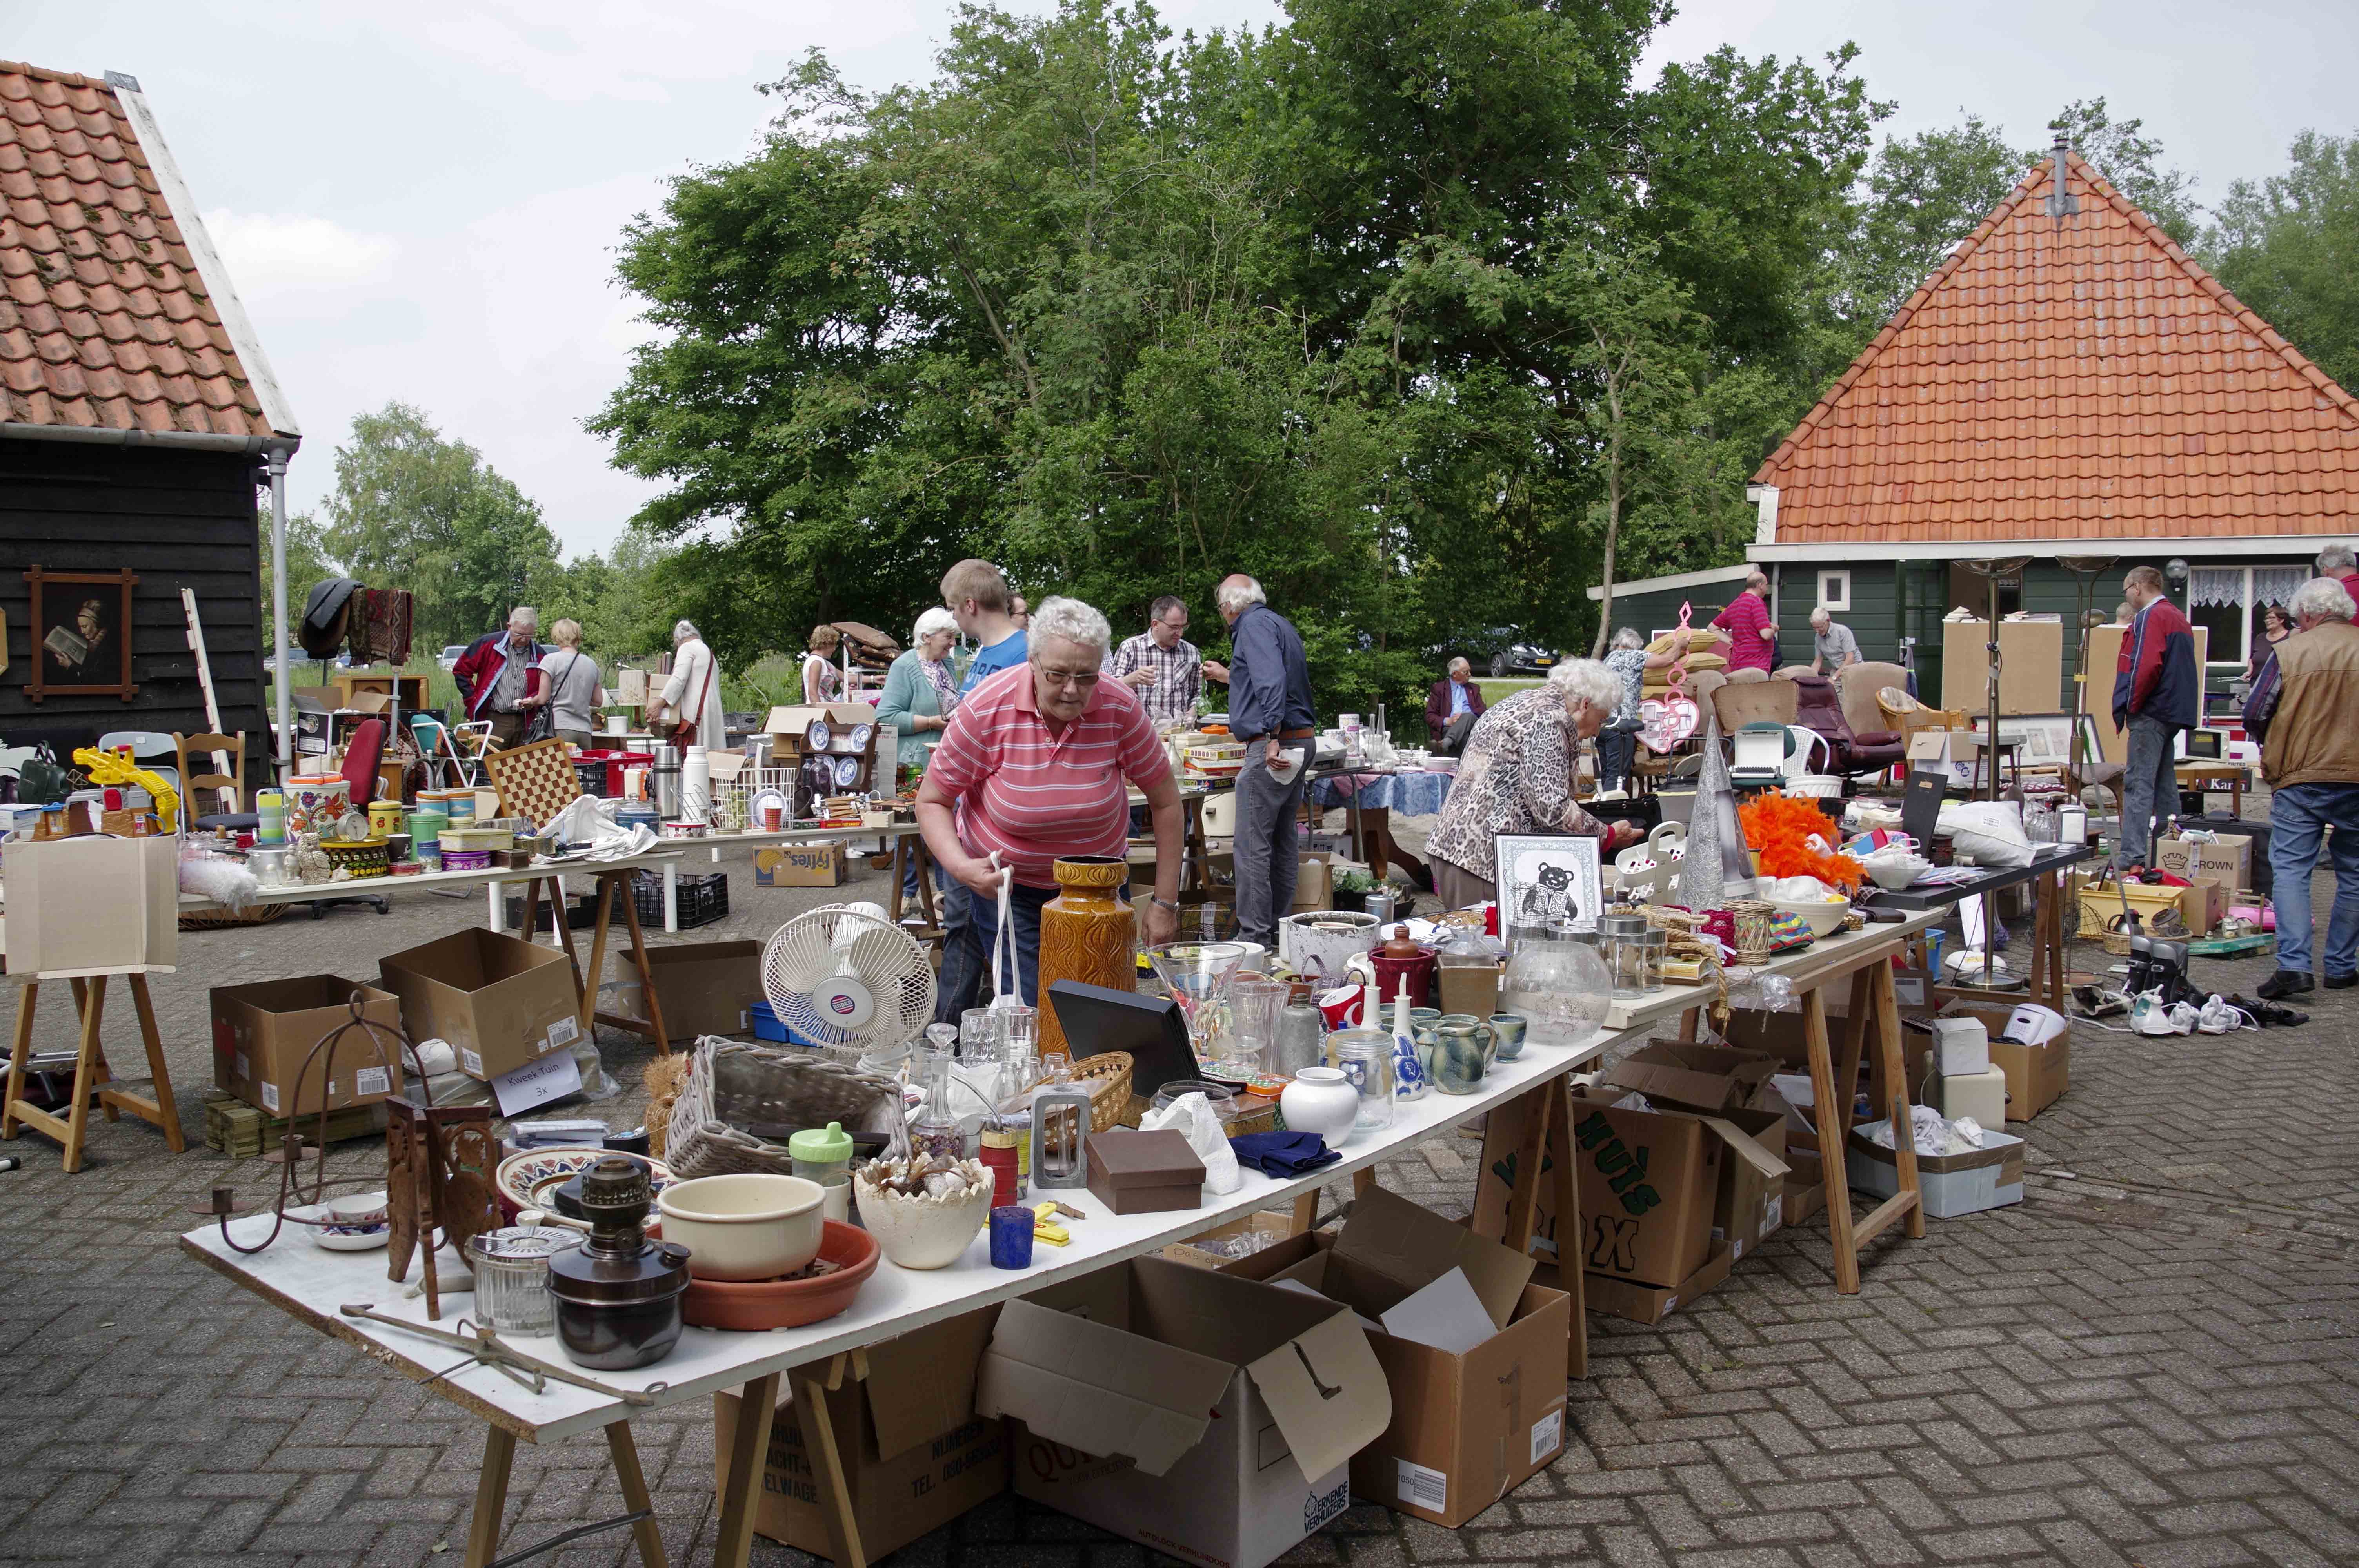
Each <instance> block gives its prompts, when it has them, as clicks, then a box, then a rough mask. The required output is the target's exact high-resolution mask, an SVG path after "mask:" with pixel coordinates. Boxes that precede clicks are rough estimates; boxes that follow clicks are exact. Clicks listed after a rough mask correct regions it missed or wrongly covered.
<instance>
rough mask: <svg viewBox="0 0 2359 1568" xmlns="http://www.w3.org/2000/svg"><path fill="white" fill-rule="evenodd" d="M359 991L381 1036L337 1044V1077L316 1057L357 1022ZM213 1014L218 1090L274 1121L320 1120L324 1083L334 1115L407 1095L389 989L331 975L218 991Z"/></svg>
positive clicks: (351, 1036)
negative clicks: (333, 1035)
mask: <svg viewBox="0 0 2359 1568" xmlns="http://www.w3.org/2000/svg"><path fill="white" fill-rule="evenodd" d="M354 991H358V992H360V993H361V998H362V1001H361V1015H362V1016H363V1017H364V1018H365V1019H367V1020H368V1021H369V1022H372V1023H375V1024H376V1025H377V1026H378V1028H379V1029H380V1030H381V1031H382V1033H372V1032H370V1031H368V1030H364V1029H353V1030H352V1031H350V1032H349V1033H346V1034H344V1036H343V1037H342V1039H340V1040H338V1041H337V1042H336V1044H335V1050H334V1066H335V1072H334V1074H333V1076H330V1074H329V1071H328V1068H329V1065H330V1054H329V1053H328V1052H326V1051H322V1052H321V1053H320V1054H319V1056H318V1057H317V1059H316V1060H313V1059H311V1052H312V1049H313V1048H314V1047H315V1046H317V1045H318V1044H320V1042H321V1041H322V1040H323V1039H325V1038H327V1036H328V1034H329V1033H330V1032H331V1031H332V1030H334V1029H336V1028H338V1027H339V1026H341V1025H342V1024H344V1023H348V1022H351V1020H352V1010H351V1008H350V1006H349V1005H348V1002H349V1000H350V998H351V997H352V994H353V992H354ZM212 1013H213V1086H214V1087H216V1088H219V1089H223V1090H224V1091H226V1092H228V1093H230V1094H234V1095H235V1096H236V1097H237V1098H240V1099H242V1100H244V1101H245V1103H246V1104H248V1105H250V1106H253V1107H255V1108H256V1109H258V1110H261V1111H264V1112H266V1113H267V1114H269V1115H271V1116H285V1117H296V1116H313V1115H316V1114H318V1113H319V1111H320V1109H321V1088H322V1087H323V1085H324V1087H325V1089H326V1101H327V1105H326V1108H328V1109H330V1110H342V1109H343V1108H345V1107H346V1106H354V1105H374V1104H375V1103H376V1102H377V1101H378V1100H381V1099H386V1098H391V1097H392V1096H394V1095H397V1094H398V1093H400V1092H401V1068H402V1062H401V1047H400V1044H399V1043H398V1042H397V1040H396V1039H395V1036H394V1032H395V1031H396V1030H397V1029H398V1028H400V1026H401V1003H400V1001H399V1000H397V999H396V998H395V997H394V995H393V994H392V993H391V992H390V991H381V990H379V989H376V988H375V986H372V985H365V984H363V983H361V982H360V981H357V980H344V979H337V978H336V977H335V976H333V975H305V976H303V977H301V978H300V979H288V980H260V981H257V982H255V984H253V985H245V986H215V987H214V988H213V990H212ZM307 1060H310V1071H309V1072H305V1071H304V1070H303V1069H304V1064H305V1062H306V1061H307ZM298 1080H300V1081H298Z"/></svg>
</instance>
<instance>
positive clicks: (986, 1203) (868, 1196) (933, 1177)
mask: <svg viewBox="0 0 2359 1568" xmlns="http://www.w3.org/2000/svg"><path fill="white" fill-rule="evenodd" d="M852 1191H853V1199H854V1201H856V1202H857V1203H858V1204H859V1206H860V1223H861V1224H862V1225H864V1226H865V1227H867V1229H868V1234H869V1235H871V1236H874V1237H875V1238H876V1245H877V1246H878V1247H880V1248H882V1249H884V1253H885V1260H886V1262H888V1263H892V1264H895V1265H897V1266H898V1267H900V1268H904V1269H943V1268H948V1267H949V1266H950V1265H951V1264H952V1263H955V1262H957V1261H958V1260H959V1259H960V1258H961V1257H962V1256H964V1255H965V1252H966V1249H967V1245H968V1244H969V1243H970V1242H972V1241H973V1239H974V1238H975V1235H976V1233H977V1232H979V1231H981V1230H982V1229H983V1227H984V1221H985V1220H986V1219H987V1218H989V1217H990V1215H991V1195H992V1192H993V1178H992V1174H991V1173H990V1172H989V1171H987V1170H985V1169H984V1167H983V1162H981V1161H979V1160H948V1159H943V1158H941V1157H940V1156H939V1155H938V1156H935V1157H933V1158H931V1159H928V1158H923V1157H920V1158H917V1159H911V1160H874V1161H871V1162H869V1163H867V1164H865V1165H863V1166H861V1167H860V1168H859V1169H858V1170H857V1171H854V1172H853V1175H852Z"/></svg>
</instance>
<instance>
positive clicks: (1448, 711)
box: [1425, 659, 1483, 757]
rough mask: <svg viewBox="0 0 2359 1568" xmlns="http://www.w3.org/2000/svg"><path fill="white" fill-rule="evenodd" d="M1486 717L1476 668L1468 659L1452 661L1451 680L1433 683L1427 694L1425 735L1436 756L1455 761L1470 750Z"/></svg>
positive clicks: (1446, 679)
mask: <svg viewBox="0 0 2359 1568" xmlns="http://www.w3.org/2000/svg"><path fill="white" fill-rule="evenodd" d="M1482 717H1483V688H1482V687H1479V686H1476V685H1475V684H1474V666H1473V665H1470V664H1468V663H1467V662H1466V661H1465V660H1464V659H1452V660H1451V661H1450V673H1449V676H1447V678H1445V679H1442V680H1438V681H1435V682H1434V683H1433V689H1432V690H1431V691H1429V692H1427V693H1426V694H1425V732H1426V734H1427V736H1428V737H1429V738H1430V740H1429V742H1428V743H1429V744H1430V745H1431V746H1432V748H1433V752H1434V754H1435V755H1436V756H1440V757H1455V756H1459V755H1461V754H1462V753H1463V752H1465V750H1466V737H1467V736H1469V735H1471V734H1473V731H1474V721H1475V720H1476V719H1480V718H1482Z"/></svg>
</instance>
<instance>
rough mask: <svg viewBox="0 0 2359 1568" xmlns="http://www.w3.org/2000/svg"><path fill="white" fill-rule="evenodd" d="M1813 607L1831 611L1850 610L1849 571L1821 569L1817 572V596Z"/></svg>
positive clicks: (1848, 611) (1846, 612)
mask: <svg viewBox="0 0 2359 1568" xmlns="http://www.w3.org/2000/svg"><path fill="white" fill-rule="evenodd" d="M1814 608H1817V609H1821V610H1824V611H1829V612H1833V611H1843V613H1845V614H1848V613H1850V611H1851V572H1850V571H1849V570H1848V569H1844V570H1842V571H1827V570H1821V572H1820V573H1819V598H1818V602H1817V604H1816V606H1815V607H1814Z"/></svg>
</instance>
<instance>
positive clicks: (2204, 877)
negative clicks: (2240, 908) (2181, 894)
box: [2181, 871, 2236, 936]
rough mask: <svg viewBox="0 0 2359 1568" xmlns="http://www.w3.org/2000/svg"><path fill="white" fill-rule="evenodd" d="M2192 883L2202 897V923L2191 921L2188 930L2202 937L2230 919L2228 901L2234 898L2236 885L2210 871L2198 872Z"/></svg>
mask: <svg viewBox="0 0 2359 1568" xmlns="http://www.w3.org/2000/svg"><path fill="white" fill-rule="evenodd" d="M2190 881H2191V883H2192V885H2193V887H2194V888H2195V890H2196V891H2197V892H2199V893H2200V895H2201V904H2202V914H2201V921H2200V923H2199V922H2198V921H2194V920H2190V921H2189V922H2188V923H2187V928H2188V929H2189V930H2190V931H2192V932H2193V933H2195V934H2196V935H2199V936H2201V935H2205V934H2207V933H2209V932H2210V931H2211V929H2212V927H2213V926H2215V925H2219V924H2220V923H2221V922H2222V921H2223V920H2225V919H2227V918H2228V901H2229V899H2230V898H2232V897H2233V896H2234V893H2235V891H2236V890H2235V884H2234V883H2233V882H2230V881H2226V880H2224V879H2223V878H2221V877H2217V876H2214V875H2212V873H2211V872H2209V871H2198V872H2197V873H2196V874H2195V875H2194V876H2193V877H2192V878H2191V879H2190ZM2181 907H2182V908H2183V907H2185V905H2181Z"/></svg>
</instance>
